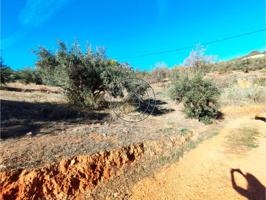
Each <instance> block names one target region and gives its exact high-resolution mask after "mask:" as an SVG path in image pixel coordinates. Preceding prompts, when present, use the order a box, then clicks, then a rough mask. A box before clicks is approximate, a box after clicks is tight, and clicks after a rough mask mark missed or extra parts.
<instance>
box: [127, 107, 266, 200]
mask: <svg viewBox="0 0 266 200" xmlns="http://www.w3.org/2000/svg"><path fill="white" fill-rule="evenodd" d="M254 109H255V110H256V111H257V110H260V108H258V107H256V108H254V107H244V108H240V109H239V110H237V109H234V110H232V109H229V110H226V111H225V112H227V113H229V114H228V115H229V117H228V116H227V117H226V118H227V120H226V122H225V126H224V127H223V129H221V130H220V134H219V135H217V136H215V137H213V138H212V139H210V140H208V141H205V142H203V143H202V144H200V145H199V146H198V147H197V148H196V149H194V150H192V151H190V152H189V153H187V154H186V155H185V156H184V157H183V159H182V160H181V161H178V162H176V163H175V164H173V165H171V166H167V167H164V168H163V169H161V170H160V171H158V172H157V173H155V174H154V176H153V177H148V178H145V179H143V180H141V181H139V182H138V183H137V184H136V185H135V186H134V187H133V195H132V196H131V199H147V200H148V199H150V200H156V199H158V200H163V199H182V200H183V199H185V200H186V199H193V200H195V199H204V200H205V199H215V200H217V199H224V200H228V199H262V200H264V199H266V196H264V195H266V194H260V196H259V193H260V192H261V193H263V190H265V188H263V187H262V185H263V186H264V187H265V186H266V137H265V136H266V123H265V122H262V121H257V120H254V118H253V117H252V116H254ZM261 109H264V108H263V107H261ZM229 111H230V112H229ZM236 116H237V117H236ZM235 117H236V118H235ZM242 127H252V128H256V129H257V130H258V131H259V132H260V133H261V136H260V138H259V140H258V142H259V147H257V148H253V149H250V150H248V151H242V152H241V153H239V151H235V149H229V150H228V147H227V146H226V142H227V141H228V138H227V136H228V135H229V134H230V133H231V132H232V131H233V130H238V129H239V128H242ZM233 168H236V169H240V170H241V171H242V172H243V173H244V174H246V173H249V174H251V175H249V176H247V177H246V178H244V176H242V175H240V174H239V173H235V176H234V177H235V182H236V185H237V186H239V187H241V188H242V189H243V190H242V192H241V191H240V190H241V189H239V188H238V191H239V192H237V191H236V190H237V189H236V188H235V189H234V188H233V186H232V179H231V173H230V171H231V169H233ZM260 184H262V185H260ZM260 186H261V188H259V187H260ZM248 187H249V189H247V188H248ZM252 188H253V189H252ZM254 188H255V189H259V190H260V191H258V190H257V191H254ZM262 188H263V189H262ZM252 192H253V193H252ZM265 192H266V191H265ZM240 193H242V194H240ZM262 195H263V196H262Z"/></svg>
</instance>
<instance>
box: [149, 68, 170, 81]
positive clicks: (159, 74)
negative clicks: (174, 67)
mask: <svg viewBox="0 0 266 200" xmlns="http://www.w3.org/2000/svg"><path fill="white" fill-rule="evenodd" d="M167 76H168V69H167V68H166V67H157V68H155V69H154V70H152V72H151V77H152V78H153V80H154V82H161V81H163V80H164V79H166V78H167Z"/></svg>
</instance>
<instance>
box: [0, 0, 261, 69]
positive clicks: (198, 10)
mask: <svg viewBox="0 0 266 200" xmlns="http://www.w3.org/2000/svg"><path fill="white" fill-rule="evenodd" d="M1 13H2V16H1V26H2V27H1V28H2V32H1V54H2V57H3V59H4V61H5V63H6V64H7V65H9V66H11V67H12V68H14V69H20V68H23V67H25V66H32V67H33V66H34V63H35V62H36V59H37V58H36V56H35V55H34V54H33V53H32V49H36V48H37V47H38V46H39V45H41V46H44V47H47V48H49V49H52V50H56V41H57V40H62V41H65V42H66V43H67V44H71V43H72V42H73V41H76V40H77V41H79V42H80V43H81V44H83V45H84V46H85V44H86V42H89V43H90V44H91V45H92V46H93V47H95V46H104V47H105V48H106V50H107V55H108V56H109V57H112V58H114V59H117V60H119V61H121V62H124V61H127V62H128V63H129V64H131V65H132V66H133V67H134V68H139V69H148V70H149V69H151V68H152V67H153V66H154V64H155V63H157V62H165V63H166V64H167V65H169V66H172V65H174V64H179V63H182V62H183V60H184V58H185V57H187V56H188V54H189V52H190V50H189V49H186V50H183V51H179V52H174V53H169V54H162V55H156V56H148V57H142V58H134V59H133V58H132V59H124V58H127V57H131V56H135V55H139V54H146V53H150V52H157V51H164V50H168V49H176V48H180V47H184V46H190V45H195V44H197V43H203V42H206V41H212V40H216V39H220V38H223V37H227V36H231V35H237V34H240V33H245V32H250V31H253V30H257V29H261V28H264V27H265V0H186V1H185V0H94V1H92V0H18V1H16V0H2V12H1ZM207 49H208V50H207V53H208V54H210V55H217V56H218V57H219V58H220V59H229V58H232V57H235V56H240V55H243V54H246V53H248V52H250V51H252V50H265V32H261V33H256V34H254V35H249V36H246V37H242V38H238V39H234V40H228V41H224V42H221V43H217V44H213V45H209V46H208V47H207Z"/></svg>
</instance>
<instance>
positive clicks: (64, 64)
mask: <svg viewBox="0 0 266 200" xmlns="http://www.w3.org/2000/svg"><path fill="white" fill-rule="evenodd" d="M35 53H37V55H38V56H39V60H38V62H37V63H36V65H37V69H38V70H39V71H40V74H41V76H42V78H43V80H44V81H45V83H47V84H51V85H56V86H60V87H62V88H63V89H64V91H65V94H66V96H67V98H68V100H69V102H70V103H72V104H75V105H76V106H79V107H89V108H91V109H96V108H99V107H100V106H101V105H103V103H104V95H105V94H106V93H108V94H109V95H111V96H112V97H123V95H124V90H123V87H121V85H124V86H125V88H126V89H127V92H129V93H130V92H133V91H134V90H135V88H132V87H130V86H131V84H133V82H132V83H131V82H130V83H127V81H126V80H128V79H129V77H134V73H133V70H132V69H131V68H130V67H129V66H127V65H124V64H120V63H118V62H117V61H114V60H111V59H107V58H106V57H105V53H104V50H103V49H97V50H96V51H95V52H94V51H92V50H91V49H90V48H88V49H87V50H86V52H85V53H83V52H82V51H81V49H80V47H79V45H78V44H77V43H76V44H74V45H73V46H72V48H71V49H70V50H68V49H67V47H66V46H65V44H64V43H62V42H59V50H58V51H57V52H56V53H52V52H50V51H48V50H47V49H45V48H40V49H39V50H38V51H35Z"/></svg>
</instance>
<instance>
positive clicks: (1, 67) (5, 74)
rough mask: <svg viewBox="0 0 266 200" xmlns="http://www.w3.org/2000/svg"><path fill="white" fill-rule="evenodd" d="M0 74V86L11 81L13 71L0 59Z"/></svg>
mask: <svg viewBox="0 0 266 200" xmlns="http://www.w3.org/2000/svg"><path fill="white" fill-rule="evenodd" d="M0 73H1V80H0V81H1V84H6V83H7V82H10V81H11V80H12V74H13V70H12V69H11V68H10V67H8V66H6V65H5V64H4V63H3V60H2V59H1V60H0Z"/></svg>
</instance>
